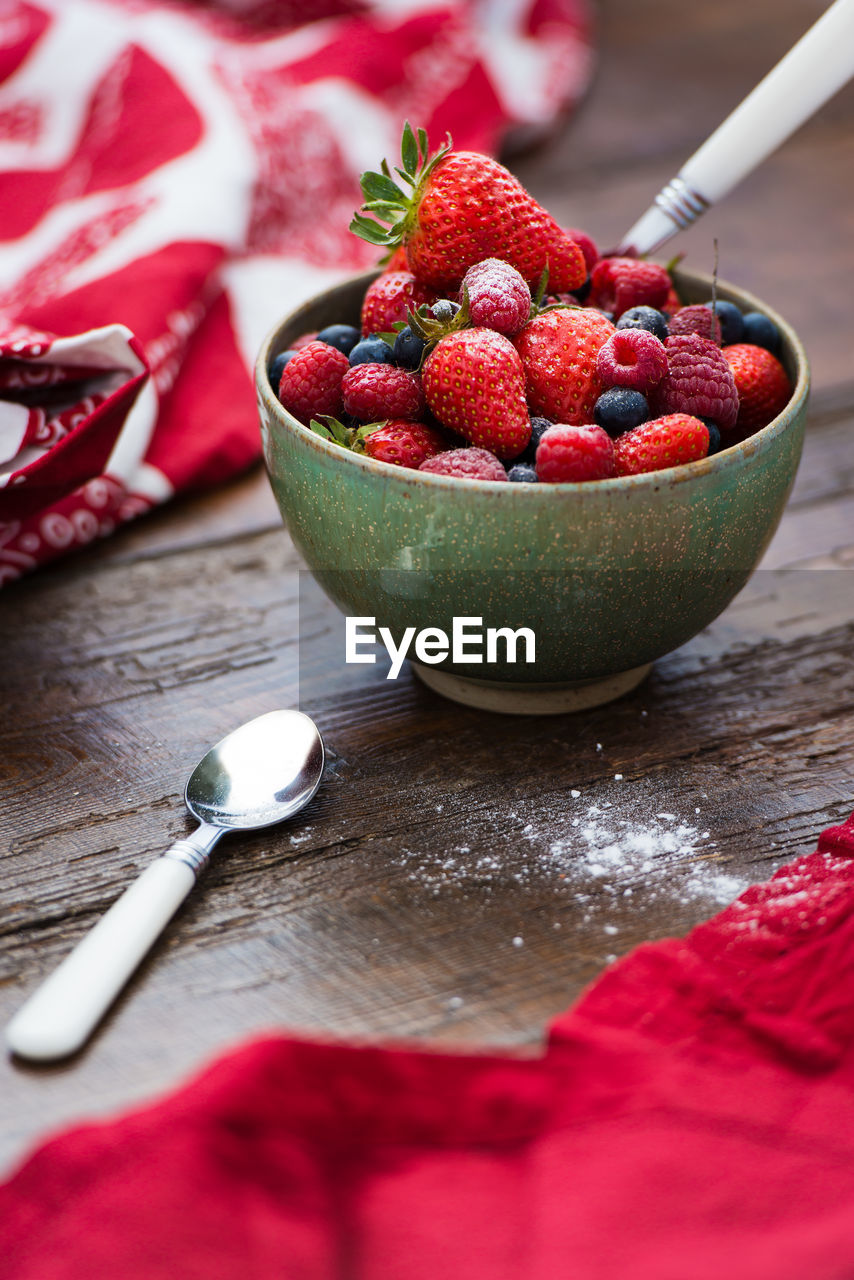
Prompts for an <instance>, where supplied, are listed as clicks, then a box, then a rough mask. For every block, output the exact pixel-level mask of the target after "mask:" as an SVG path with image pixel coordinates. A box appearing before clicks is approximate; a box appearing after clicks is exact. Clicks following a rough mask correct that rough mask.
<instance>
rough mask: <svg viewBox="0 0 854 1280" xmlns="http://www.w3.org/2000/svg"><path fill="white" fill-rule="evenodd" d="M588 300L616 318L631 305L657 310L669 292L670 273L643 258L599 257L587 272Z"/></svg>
mask: <svg viewBox="0 0 854 1280" xmlns="http://www.w3.org/2000/svg"><path fill="white" fill-rule="evenodd" d="M590 283H591V292H590V301H591V302H592V303H593V305H594V306H597V307H601V308H602V310H603V311H610V312H612V314H613V316H614V319H615V320H619V318H620V316H621V315H622V314H623V312H624V311H628V310H629V308H630V307H641V306H643V307H655V309H656V310H660V309H661V307H662V306H663V305H664V303H665V302H666V301H667V298H668V295H669V293H670V276H669V275H668V273H667V271H666V270H665V268H664V267H660V266H659V265H658V263H657V262H646V261H644V259H643V258H600V259H599V261H598V262H597V263H596V266H595V267H594V268H593V271H592V272H591V275H590Z"/></svg>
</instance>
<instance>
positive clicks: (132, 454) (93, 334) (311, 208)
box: [0, 0, 591, 584]
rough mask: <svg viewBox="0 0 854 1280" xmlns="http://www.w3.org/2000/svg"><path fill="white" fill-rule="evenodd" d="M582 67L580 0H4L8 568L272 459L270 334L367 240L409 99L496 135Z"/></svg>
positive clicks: (0, 292)
mask: <svg viewBox="0 0 854 1280" xmlns="http://www.w3.org/2000/svg"><path fill="white" fill-rule="evenodd" d="M590 68H591V41H590V14H589V11H588V5H587V3H586V0H301V2H300V3H297V2H296V0H218V2H214V0H209V2H208V3H204V2H203V0H195V2H194V0H6V3H5V5H0V174H2V177H0V181H2V192H3V198H2V203H0V584H2V583H4V582H8V581H10V580H12V579H15V578H17V577H19V576H20V575H21V574H23V573H25V572H27V571H29V570H31V569H34V568H35V567H37V566H38V565H39V564H42V563H45V562H46V561H49V560H52V559H53V558H54V557H56V556H58V555H60V554H62V553H64V552H66V551H68V550H71V549H73V548H75V547H78V546H81V545H84V544H86V543H88V542H90V541H91V540H92V539H93V538H96V537H99V536H102V535H105V534H108V533H110V532H111V531H112V530H113V529H114V528H115V527H116V526H117V525H118V524H120V523H121V522H123V521H125V520H128V519H129V518H131V517H133V516H135V515H137V514H139V513H140V512H143V511H146V510H148V509H149V508H150V507H151V506H153V505H154V504H156V503H159V502H162V501H164V500H166V499H167V498H169V497H171V496H172V495H173V494H175V493H177V492H180V491H181V490H184V489H188V488H198V487H202V486H206V485H212V484H216V483H217V482H220V481H222V480H224V479H226V478H228V477H229V476H232V475H234V474H236V473H237V472H239V471H240V470H241V469H243V468H244V467H246V466H247V465H248V464H249V463H251V462H252V461H253V460H254V459H256V458H257V457H258V455H259V453H260V438H259V432H258V428H257V422H256V411H255V403H254V394H253V391H252V382H251V370H252V365H253V363H254V359H255V354H256V351H257V349H258V347H259V346H260V343H261V341H262V339H263V337H264V334H265V333H266V332H267V330H268V329H269V328H270V327H271V326H272V325H273V323H274V322H275V321H276V319H277V318H278V317H279V316H281V315H282V314H284V313H285V312H286V311H288V310H290V309H291V308H292V307H293V306H295V305H297V304H298V303H299V302H301V301H302V300H303V299H304V298H306V297H308V296H310V295H311V294H312V293H314V292H316V291H317V290H318V289H319V288H322V287H324V286H325V285H326V284H328V283H332V282H334V281H336V280H339V279H341V278H342V277H343V276H346V275H348V274H351V273H352V272H353V271H354V270H356V269H359V268H361V267H364V266H365V265H368V264H370V263H371V262H372V261H373V260H374V259H375V253H376V251H375V250H373V249H371V248H370V247H369V246H368V245H365V244H363V243H362V242H361V241H359V240H357V239H356V238H355V237H354V236H353V235H351V234H350V232H349V231H348V229H347V228H348V223H349V221H350V218H351V216H352V213H353V211H354V208H355V207H356V206H357V204H358V202H359V187H358V177H359V174H360V173H361V172H362V170H364V169H365V168H367V167H373V166H375V164H376V162H377V161H378V159H380V158H381V157H382V156H383V155H388V156H389V157H390V158H393V157H394V155H395V154H396V152H397V147H398V140H399V135H400V129H401V126H402V123H403V121H404V120H405V119H407V118H408V119H410V120H411V121H412V122H413V124H415V125H419V126H423V127H425V128H427V130H428V132H429V134H430V137H431V140H434V141H435V140H437V139H440V138H441V137H443V136H444V134H445V132H447V131H449V132H450V133H451V134H452V136H453V138H454V142H455V145H457V146H458V147H466V148H473V149H479V150H484V151H491V152H494V151H495V150H496V149H497V148H498V146H499V145H500V144H501V143H502V141H504V140H506V139H507V136H508V133H509V132H515V133H516V136H517V137H519V136H521V137H525V136H527V135H528V134H529V133H531V132H537V131H539V130H542V129H543V128H547V127H549V125H551V124H552V123H553V122H554V120H555V119H556V118H557V117H558V116H559V115H560V114H561V113H562V112H563V111H565V110H566V109H567V108H568V107H570V106H571V105H572V104H573V102H574V101H575V100H576V99H577V97H578V96H579V95H580V93H581V92H582V91H583V89H584V88H585V86H586V84H587V81H588V79H589V74H590Z"/></svg>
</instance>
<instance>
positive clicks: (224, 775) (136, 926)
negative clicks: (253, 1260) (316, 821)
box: [6, 711, 324, 1061]
mask: <svg viewBox="0 0 854 1280" xmlns="http://www.w3.org/2000/svg"><path fill="white" fill-rule="evenodd" d="M323 763H324V753H323V740H322V739H321V737H320V733H319V732H318V729H317V726H316V725H315V723H314V721H313V720H310V719H309V718H308V716H305V715H303V714H302V713H301V712H299V711H270V712H268V713H267V714H266V715H263V716H258V717H257V719H255V720H250V721H249V722H248V723H247V724H244V725H241V726H240V728H239V729H235V730H234V732H233V733H230V734H229V735H228V737H227V738H223V740H222V741H221V742H218V743H217V744H216V746H215V747H212V748H211V749H210V751H209V752H208V753H207V755H206V756H204V758H203V759H202V760H200V761H199V763H198V764H197V765H196V767H195V769H194V770H193V772H192V773H191V775H190V777H189V779H188V781H187V786H186V788H185V790H184V801H185V803H186V805H187V808H188V809H189V811H190V813H191V814H192V815H193V817H194V818H197V819H198V821H199V824H200V825H199V826H198V828H197V829H196V830H195V831H194V832H192V834H191V835H189V836H188V837H187V838H186V839H185V840H178V841H177V843H176V844H174V845H173V846H172V848H171V849H169V850H168V852H166V853H164V854H163V855H162V856H161V857H159V858H157V859H156V860H155V861H154V862H152V863H151V864H150V865H149V866H148V867H146V869H145V870H144V871H143V872H142V874H141V875H140V876H139V878H138V879H137V880H135V881H134V882H133V884H132V885H131V886H130V888H128V889H126V890H125V892H124V893H123V894H122V896H121V897H120V898H119V899H118V900H117V901H116V902H114V903H113V905H112V906H111V907H110V909H109V910H108V911H107V913H106V914H105V915H104V916H102V917H101V919H100V920H99V921H98V923H97V924H96V925H95V926H94V927H93V928H92V929H91V930H90V932H89V933H87V934H86V936H85V937H84V938H83V939H82V940H81V941H80V942H79V943H78V944H77V946H76V947H75V948H74V950H73V951H72V952H71V954H70V955H69V956H67V957H66V958H65V960H63V962H62V963H61V964H60V966H59V968H57V969H56V970H55V971H54V972H53V973H52V974H51V976H50V977H49V978H47V979H46V981H45V982H43V983H42V985H41V986H40V987H39V988H38V989H37V990H36V991H35V993H34V994H33V995H32V996H30V998H29V1000H28V1001H27V1002H26V1004H25V1005H24V1006H23V1008H21V1009H20V1010H19V1012H18V1013H17V1014H16V1015H15V1017H14V1018H13V1019H12V1021H11V1022H10V1023H9V1025H8V1027H7V1028H6V1042H7V1044H8V1046H9V1048H10V1049H11V1050H12V1051H13V1053H16V1054H18V1055H19V1056H20V1057H22V1058H33V1059H36V1060H39V1061H50V1060H51V1059H53V1058H64V1057H67V1056H68V1054H70V1053H74V1052H75V1050H77V1049H79V1048H80V1047H81V1045H83V1044H84V1043H85V1042H86V1040H87V1039H88V1038H89V1036H90V1035H91V1033H92V1031H93V1030H94V1029H95V1027H96V1026H97V1024H98V1022H99V1021H100V1019H101V1018H102V1016H103V1015H104V1013H105V1012H106V1011H107V1009H108V1008H109V1006H110V1005H111V1004H112V1002H113V1000H114V999H115V997H116V996H117V995H118V993H119V992H120V991H121V989H122V987H123V986H124V984H125V982H126V981H127V980H128V978H129V977H130V975H131V974H132V973H133V971H134V969H135V968H136V967H137V965H138V964H139V962H140V960H142V958H143V956H144V955H145V954H146V952H147V951H148V949H149V948H150V946H151V945H152V943H153V942H154V940H155V938H157V937H158V935H159V934H160V932H161V931H162V929H163V928H164V927H165V925H166V924H167V922H168V921H169V920H170V919H171V918H172V916H173V915H174V913H175V911H176V910H177V909H178V907H179V905H180V904H181V903H182V902H183V901H184V899H185V898H186V896H187V894H188V893H189V892H190V890H191V889H192V887H193V885H194V884H195V882H196V876H197V875H198V873H199V871H201V869H202V868H203V867H204V866H205V865H206V864H207V862H208V859H209V858H210V855H211V850H212V849H213V847H214V845H215V844H216V843H217V841H218V840H219V838H220V836H222V835H224V834H225V832H226V831H251V830H255V829H256V828H260V827H269V826H272V825H273V823H276V822H282V821H283V820H284V819H285V818H290V817H292V816H293V815H294V814H295V813H296V812H297V811H298V810H299V809H301V808H302V807H303V805H306V804H308V802H309V800H310V799H311V798H312V796H313V795H314V793H315V792H316V791H317V788H318V787H319V786H320V779H321V776H322V774H323Z"/></svg>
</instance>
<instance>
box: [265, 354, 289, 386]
mask: <svg viewBox="0 0 854 1280" xmlns="http://www.w3.org/2000/svg"><path fill="white" fill-rule="evenodd" d="M295 355H296V352H295V351H280V352H279V354H278V355H277V356H273V359H272V360H271V361H270V364H269V367H268V369H267V376H268V377H269V379H270V385H271V386H272V388H273V390H274V391H275V392H277V393H278V390H279V383H280V382H281V380H282V370H283V369H284V367H285V365H286V364H287V363H288V361H289V360H292V359H293V358H294V356H295Z"/></svg>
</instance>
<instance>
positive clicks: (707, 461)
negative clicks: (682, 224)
mask: <svg viewBox="0 0 854 1280" xmlns="http://www.w3.org/2000/svg"><path fill="white" fill-rule="evenodd" d="M379 274H380V272H379V271H378V270H373V271H367V272H362V273H359V274H356V275H352V276H347V277H345V278H344V279H342V280H340V281H338V283H337V284H332V285H330V286H328V287H327V288H326V289H323V290H321V291H320V292H319V293H317V294H314V295H313V296H312V297H311V298H308V299H306V300H305V301H304V302H303V303H301V304H300V306H298V307H296V308H294V310H292V311H290V312H288V313H287V314H286V315H285V316H284V317H283V318H281V319H280V320H278V321H277V322H276V324H275V325H274V326H273V327H272V328H271V329H270V331H269V332H268V334H267V336H266V338H265V339H264V342H263V343H262V345H261V348H260V351H259V352H258V357H257V359H256V362H255V387H256V391H257V395H258V397H259V400H263V402H264V405H265V407H266V409H267V411H268V414H269V418H270V421H271V422H274V421H275V422H276V423H277V425H280V426H282V427H284V428H287V429H288V430H290V431H291V432H292V433H294V434H296V435H297V437H298V438H299V439H301V440H302V441H303V442H304V443H306V444H309V445H311V446H312V447H314V448H316V449H318V450H319V451H320V452H321V453H325V454H327V455H328V456H330V457H331V458H333V459H334V458H339V459H340V460H341V462H342V463H344V464H345V465H355V466H359V467H362V468H363V470H365V471H366V472H367V473H374V474H376V475H378V476H380V477H385V478H386V480H390V479H391V478H392V477H396V478H397V479H398V480H401V481H405V482H406V484H407V487H408V486H409V485H410V484H411V483H412V482H413V480H414V479H416V478H417V481H418V482H423V483H424V484H426V485H428V486H432V487H433V488H434V489H435V488H439V489H447V490H449V491H450V492H453V493H461V492H465V491H469V492H473V493H482V494H484V495H486V494H491V493H493V492H494V491H495V490H499V491H501V492H506V484H507V481H506V480H471V479H467V478H465V477H462V476H442V475H435V474H433V473H432V472H429V471H417V470H414V469H413V468H411V467H400V466H396V465H395V464H394V463H390V462H380V461H378V460H377V459H375V458H369V457H368V456H367V455H366V454H359V453H353V452H352V451H351V450H349V449H343V448H342V447H341V445H339V444H336V443H335V442H334V441H332V440H326V439H324V437H323V436H320V435H318V434H317V432H315V431H312V430H311V429H310V428H309V427H307V426H305V425H304V424H303V423H302V422H300V421H299V419H298V418H295V417H294V416H293V414H291V413H290V412H289V411H288V410H287V409H286V408H285V407H284V405H283V404H282V403H281V401H280V400H279V398H278V396H277V395H276V394H275V392H274V390H273V387H272V384H271V382H270V379H269V376H268V374H267V368H268V366H269V362H270V359H271V358H272V354H273V353H272V348H273V346H274V345H275V343H276V340H277V339H278V337H279V334H280V333H281V332H282V330H283V329H284V328H285V326H286V325H287V324H288V323H289V322H290V321H291V320H292V319H293V318H295V317H296V316H297V315H298V314H299V312H300V311H302V310H307V309H308V308H309V307H311V306H312V305H313V304H314V303H316V302H317V301H318V300H319V299H320V298H322V297H323V296H324V294H326V293H331V292H332V291H333V290H334V289H336V288H339V289H341V288H346V287H347V286H355V285H356V284H357V283H359V282H361V281H364V283H365V287H367V285H368V284H369V283H370V282H371V280H373V279H375V278H376V277H377V276H378V275H379ZM671 275H672V277H673V280H674V283H675V284H676V286H677V288H678V284H679V281H680V280H683V281H685V282H690V283H691V285H705V286H706V288H707V290H708V292H709V293H710V294H711V293H712V289H713V287H714V289H715V296H719V297H720V298H721V299H722V300H723V299H725V298H729V300H736V299H737V300H738V305H739V306H740V308H741V310H742V311H760V312H762V313H763V314H764V315H766V316H768V318H769V319H770V320H773V322H774V323H775V324H776V325H777V327H778V328H779V330H780V333H781V336H782V337H783V339H784V341H785V343H786V345H788V347H789V348H790V350H791V351H792V353H793V355H794V357H795V361H796V366H797V377H796V379H795V385H794V387H793V388H792V394H791V396H790V397H789V399H788V401H787V402H786V405H785V407H784V408H783V409H782V410H781V411H780V413H779V414H777V416H776V417H775V418H772V420H771V421H770V422H769V423H767V424H766V425H765V426H764V427H761V428H760V429H759V430H758V431H755V432H754V433H753V434H752V435H750V436H748V437H747V438H746V439H744V440H741V441H739V442H738V443H737V444H733V445H729V446H728V447H727V448H725V449H721V450H719V452H718V453H715V454H712V455H711V456H710V457H706V458H699V459H698V460H697V461H695V462H683V463H680V464H679V465H678V466H673V467H663V468H661V469H660V470H658V471H647V472H643V473H642V474H640V475H630V476H612V477H610V478H608V479H604V480H596V481H591V480H574V481H560V482H559V483H556V484H536V483H533V482H531V483H524V482H523V483H522V484H514V485H513V486H512V488H513V492H514V494H516V495H518V498H519V499H521V500H525V495H534V494H537V495H539V494H541V493H544V494H549V493H552V494H570V495H577V494H581V493H590V492H591V491H593V492H597V493H603V494H605V493H614V492H620V491H626V492H632V491H636V490H641V491H643V490H648V489H655V488H658V487H660V486H661V484H662V483H666V484H668V485H674V484H681V483H689V482H690V481H691V480H694V479H696V478H698V477H700V476H704V475H708V474H713V473H715V472H717V471H723V470H724V469H726V468H728V467H730V466H733V465H741V464H743V463H745V462H746V461H747V460H748V459H750V458H752V457H754V456H755V455H756V454H757V453H759V452H761V451H764V450H765V449H766V448H768V447H770V446H771V445H772V443H773V442H774V441H775V440H776V439H777V438H779V437H780V436H782V435H784V434H785V433H786V432H787V431H788V430H789V429H790V428H791V427H792V425H793V424H794V423H795V421H796V420H797V418H798V416H799V412H800V410H801V409H802V408H803V406H804V404H805V403H806V400H807V396H808V395H809V388H810V369H809V360H808V357H807V353H806V350H805V348H804V345H803V343H802V342H801V340H800V338H799V337H798V335H797V333H796V332H795V330H794V329H793V328H792V327H791V325H790V324H789V323H788V321H787V320H785V319H784V318H783V317H782V316H781V315H780V314H779V313H778V312H777V311H775V310H774V309H773V307H770V306H768V304H767V303H765V302H763V301H762V299H761V298H758V297H756V295H755V294H752V293H750V292H749V291H748V290H746V289H742V288H741V287H740V286H738V285H734V284H732V283H731V282H729V281H726V280H721V279H717V280H714V279H713V277H712V276H711V275H709V274H708V273H707V272H703V271H694V270H692V269H689V268H685V267H681V266H680V267H677V268H676V269H674V270H673V271H672V272H671ZM532 500H533V501H536V502H543V501H548V498H547V497H539V496H538V497H536V498H533V499H532Z"/></svg>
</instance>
